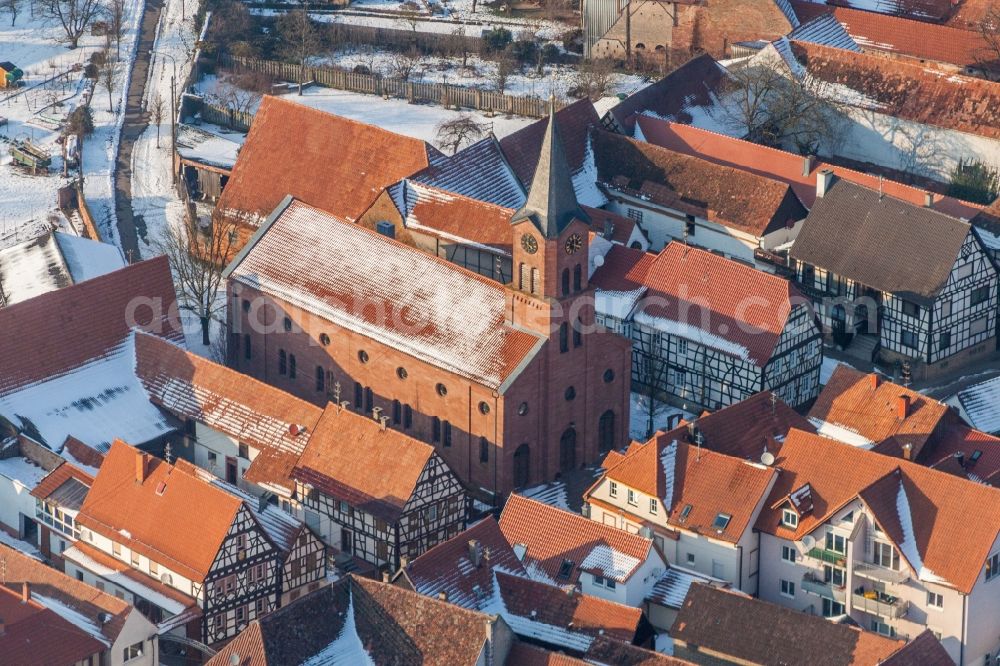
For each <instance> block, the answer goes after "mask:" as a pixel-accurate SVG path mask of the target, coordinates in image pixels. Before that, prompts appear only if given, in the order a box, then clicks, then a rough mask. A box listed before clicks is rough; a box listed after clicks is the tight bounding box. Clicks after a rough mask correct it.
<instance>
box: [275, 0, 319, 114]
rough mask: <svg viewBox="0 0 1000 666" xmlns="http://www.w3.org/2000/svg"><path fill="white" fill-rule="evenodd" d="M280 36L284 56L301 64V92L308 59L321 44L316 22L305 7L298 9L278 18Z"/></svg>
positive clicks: (300, 91) (300, 92)
mask: <svg viewBox="0 0 1000 666" xmlns="http://www.w3.org/2000/svg"><path fill="white" fill-rule="evenodd" d="M278 38H279V39H280V40H281V46H280V50H281V53H282V55H283V56H284V57H286V58H288V59H289V60H292V61H293V62H295V63H297V64H298V66H299V94H300V95H301V94H302V84H303V83H304V82H305V76H306V60H307V59H308V58H309V57H310V56H312V55H315V53H316V52H317V51H318V50H319V48H320V45H321V40H320V36H319V31H318V30H317V29H316V24H315V23H314V22H313V20H312V19H311V18H310V17H309V13H308V12H307V11H306V10H305V9H296V10H293V11H291V12H288V13H287V14H285V15H283V16H282V17H281V18H279V19H278Z"/></svg>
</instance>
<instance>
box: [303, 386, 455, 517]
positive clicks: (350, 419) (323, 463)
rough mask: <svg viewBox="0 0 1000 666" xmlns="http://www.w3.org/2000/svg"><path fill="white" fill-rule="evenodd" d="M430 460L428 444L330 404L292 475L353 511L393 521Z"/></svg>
mask: <svg viewBox="0 0 1000 666" xmlns="http://www.w3.org/2000/svg"><path fill="white" fill-rule="evenodd" d="M435 455H436V454H435V453H434V447H432V446H430V445H429V444H424V443H423V442H421V441H419V440H416V439H414V438H413V437H410V436H409V435H407V434H406V433H404V432H401V431H399V430H395V429H393V428H383V427H382V426H381V424H379V423H378V422H377V421H375V420H374V419H371V418H368V417H367V416H363V415H361V414H357V413H355V412H353V411H351V410H349V409H344V408H342V407H339V406H335V405H333V404H330V405H328V406H327V408H326V409H325V410H324V411H323V416H322V417H321V418H320V420H319V422H318V423H317V424H316V430H315V431H314V432H313V434H312V436H311V437H310V438H309V443H308V444H306V447H305V450H304V451H303V452H302V455H301V457H300V458H299V460H298V462H297V463H296V465H295V469H294V470H293V471H292V476H293V478H295V479H296V480H297V481H299V482H301V483H304V484H309V485H312V486H313V487H315V488H316V489H317V490H320V491H322V492H323V493H324V494H326V495H329V496H331V497H333V498H336V499H339V500H343V501H345V502H347V503H348V504H350V505H351V506H352V507H354V508H356V509H361V510H362V511H365V512H367V513H371V514H373V515H376V516H379V517H380V518H384V519H385V520H388V521H389V522H394V521H395V520H397V519H398V518H399V516H400V515H401V514H402V512H403V509H404V508H405V506H406V504H407V502H409V501H410V498H411V497H412V495H413V492H414V490H416V487H417V482H418V481H419V479H420V475H421V474H422V473H423V471H424V469H425V468H426V466H427V463H428V462H429V461H430V460H431V458H432V457H433V456H435Z"/></svg>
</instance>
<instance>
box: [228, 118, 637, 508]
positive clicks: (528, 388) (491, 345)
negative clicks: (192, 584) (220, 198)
mask: <svg viewBox="0 0 1000 666" xmlns="http://www.w3.org/2000/svg"><path fill="white" fill-rule="evenodd" d="M589 231H590V226H589V224H588V216H587V214H586V213H585V212H584V211H583V209H582V208H581V207H580V205H579V203H578V202H577V199H576V195H575V193H574V189H573V183H572V180H571V174H570V168H569V166H568V164H567V160H566V156H565V153H564V151H563V146H562V142H561V140H560V137H559V132H558V128H557V126H556V123H555V121H554V120H553V119H552V118H551V117H550V120H549V124H548V127H547V129H546V133H545V138H544V140H543V142H542V148H541V154H540V157H539V163H538V167H537V168H536V170H535V173H534V178H533V181H532V184H531V188H530V191H529V193H528V197H527V201H526V202H525V204H524V206H522V207H521V208H520V209H519V210H517V211H516V212H515V213H514V214H513V216H512V217H511V225H510V234H511V247H512V266H513V269H514V270H513V271H512V273H513V275H512V276H511V281H510V282H508V283H507V284H498V283H497V282H496V281H494V280H491V279H488V278H485V277H483V276H481V275H478V274H476V273H473V272H471V271H468V270H465V269H463V268H461V267H458V266H456V265H454V264H452V263H450V262H448V261H445V260H443V259H441V258H438V257H434V256H429V255H428V254H426V253H424V252H422V251H420V250H417V249H415V248H413V247H411V246H408V245H405V244H403V243H400V242H398V241H396V240H394V239H391V238H388V237H387V236H385V235H382V234H380V233H378V232H377V231H374V230H372V229H368V228H365V227H363V226H360V225H357V224H354V223H352V222H349V221H347V220H343V219H340V218H338V217H336V216H335V215H332V214H329V213H326V212H323V211H320V210H318V209H316V208H313V207H310V206H308V205H306V204H304V203H302V202H299V201H296V200H294V199H292V198H291V197H288V198H286V200H285V201H284V202H282V204H281V205H280V206H279V207H278V208H277V209H276V210H275V211H274V212H273V213H272V214H271V216H270V217H269V219H268V220H267V221H266V222H265V223H264V224H262V225H261V227H260V229H259V230H258V231H257V233H256V234H255V235H254V237H253V238H252V239H251V240H250V242H249V243H248V244H247V246H246V247H245V248H244V249H243V250H242V251H241V252H240V254H239V255H238V256H237V257H236V258H235V259H234V260H233V262H232V263H231V264H230V265H229V267H228V268H227V269H226V277H227V280H228V299H229V327H230V338H229V363H230V365H232V367H234V368H236V369H238V370H240V371H242V372H244V373H247V374H249V375H251V376H253V377H256V378H258V379H261V380H262V381H265V382H267V383H270V384H272V385H274V386H277V387H278V388H281V389H283V390H285V391H288V392H290V393H292V394H294V395H297V396H299V397H301V398H304V399H306V400H310V401H312V402H314V403H316V404H318V405H326V403H327V402H329V401H333V402H336V403H338V404H341V405H344V406H349V407H350V408H351V409H353V410H356V411H359V412H362V413H365V414H367V415H371V416H372V417H374V418H376V419H379V420H381V421H382V422H383V423H384V424H385V425H386V426H387V427H392V428H396V429H400V430H402V431H404V432H406V433H407V434H409V435H410V436H412V437H415V438H417V439H420V440H423V441H425V442H427V443H430V444H432V445H433V446H434V447H435V449H436V450H437V452H438V453H439V455H440V456H441V457H442V458H443V459H444V460H445V462H447V464H448V466H449V467H450V468H451V469H452V470H454V472H455V473H456V475H457V476H458V477H459V478H460V479H461V480H462V481H463V483H465V485H466V486H467V487H468V488H469V489H470V490H471V491H473V492H474V493H478V494H479V495H480V496H481V497H483V498H484V499H486V500H491V499H494V500H498V499H499V498H498V497H496V495H500V496H502V495H505V494H506V493H508V492H509V491H511V490H512V489H514V488H519V487H524V486H527V485H531V484H535V483H540V482H542V481H548V480H551V479H553V478H555V477H556V476H557V475H558V474H560V473H561V472H563V471H567V470H570V469H575V468H578V467H580V466H581V465H583V464H585V463H590V462H593V461H596V460H598V459H599V458H600V457H601V456H602V455H603V453H604V452H607V451H609V450H611V449H613V448H621V447H622V446H625V445H626V444H627V433H628V413H629V389H630V370H631V368H630V346H629V342H628V340H626V339H625V338H623V337H621V336H620V335H618V334H615V333H612V332H610V331H608V330H607V329H605V328H604V327H602V326H600V325H598V324H596V323H595V318H594V295H593V289H592V288H591V286H590V284H589V280H588V277H589V245H590V234H589Z"/></svg>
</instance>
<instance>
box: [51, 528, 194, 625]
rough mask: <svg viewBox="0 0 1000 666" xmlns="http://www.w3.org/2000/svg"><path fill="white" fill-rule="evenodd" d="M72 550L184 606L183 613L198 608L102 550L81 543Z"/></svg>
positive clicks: (192, 602)
mask: <svg viewBox="0 0 1000 666" xmlns="http://www.w3.org/2000/svg"><path fill="white" fill-rule="evenodd" d="M72 549H73V550H76V551H78V552H79V553H80V554H81V555H83V556H84V557H85V558H87V559H89V560H93V561H94V562H95V563H97V564H98V565H100V566H102V567H105V568H108V569H111V570H112V571H114V572H116V573H118V574H121V575H122V576H124V577H125V578H130V579H132V580H133V581H135V582H136V583H138V584H139V585H141V586H143V587H146V588H149V589H151V590H154V591H155V592H156V593H157V594H161V595H163V596H164V597H167V598H168V599H170V600H172V601H175V602H177V603H178V604H181V605H182V606H186V607H187V608H186V609H185V613H186V612H187V611H188V610H189V609H192V610H193V609H195V608H198V601H197V599H195V598H194V597H192V596H190V595H187V594H184V593H183V592H181V591H180V590H178V589H177V588H174V587H170V586H169V585H166V584H164V583H162V582H161V581H160V580H159V579H157V578H155V577H153V576H147V575H146V574H144V573H142V572H141V571H139V570H138V569H136V568H134V567H132V566H130V565H129V564H128V563H127V562H124V561H122V560H119V559H116V558H114V557H112V556H111V555H108V554H107V553H105V552H104V551H103V550H98V549H97V548H94V547H93V546H91V545H90V544H88V543H85V542H83V541H77V542H76V543H74V544H73V546H72ZM67 552H68V551H67ZM115 598H117V597H115Z"/></svg>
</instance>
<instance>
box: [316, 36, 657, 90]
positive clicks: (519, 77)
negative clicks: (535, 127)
mask: <svg viewBox="0 0 1000 666" xmlns="http://www.w3.org/2000/svg"><path fill="white" fill-rule="evenodd" d="M397 58H398V55H397V54H395V53H392V52H391V51H383V50H377V49H371V48H363V47H357V48H348V49H343V50H340V51H337V52H334V53H332V54H330V55H327V56H322V57H317V58H314V59H313V62H314V63H315V64H316V65H333V66H337V67H342V68H346V69H353V68H354V67H356V66H358V65H362V66H364V67H367V68H368V69H370V70H371V71H372V72H375V73H378V74H382V75H383V76H396V74H395V71H394V67H393V62H394V60H396V59H397ZM496 67H497V66H496V63H494V62H491V61H489V60H483V59H481V58H479V57H478V56H469V58H468V60H467V61H466V67H465V68H463V67H462V60H461V58H444V57H437V56H428V57H424V58H421V59H420V60H419V62H418V63H417V65H416V67H414V69H413V72H412V73H411V75H410V78H411V80H413V81H415V82H424V83H451V84H455V85H462V86H468V87H474V88H480V89H482V90H496V84H495V83H494V73H495V72H496ZM577 80H578V75H577V70H576V68H575V67H573V66H571V65H546V66H545V67H544V69H543V72H542V73H541V74H539V73H538V72H537V70H536V68H534V67H524V68H523V69H522V70H521V71H520V72H517V73H514V74H512V75H511V76H510V78H509V80H508V81H507V86H506V88H505V92H507V93H508V94H510V95H523V96H527V95H535V96H538V97H548V96H549V95H550V94H551V93H553V92H554V93H555V94H556V96H557V97H559V98H560V99H567V98H569V97H570V95H569V91H570V90H572V89H573V88H574V87H577V85H578V81H577ZM648 83H649V81H648V80H647V79H646V78H645V77H641V76H636V75H632V74H614V75H612V77H611V86H610V88H609V90H608V94H609V95H615V94H617V93H626V94H631V93H633V92H635V91H636V90H639V89H640V88H642V87H644V86H646V85H647V84H648Z"/></svg>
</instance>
